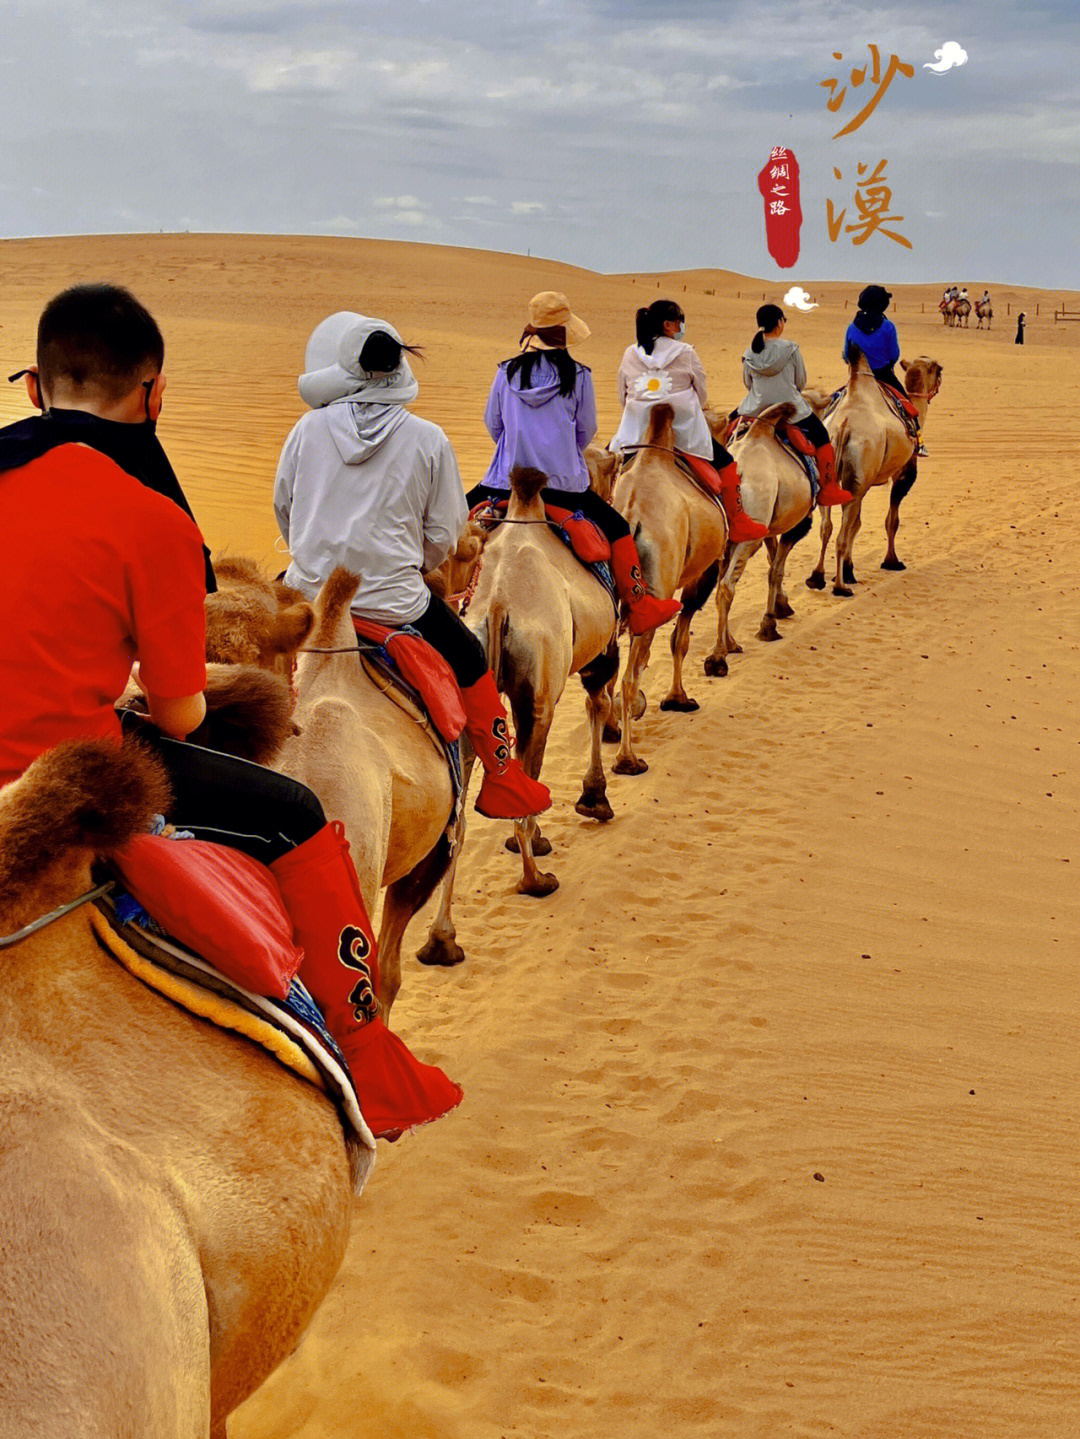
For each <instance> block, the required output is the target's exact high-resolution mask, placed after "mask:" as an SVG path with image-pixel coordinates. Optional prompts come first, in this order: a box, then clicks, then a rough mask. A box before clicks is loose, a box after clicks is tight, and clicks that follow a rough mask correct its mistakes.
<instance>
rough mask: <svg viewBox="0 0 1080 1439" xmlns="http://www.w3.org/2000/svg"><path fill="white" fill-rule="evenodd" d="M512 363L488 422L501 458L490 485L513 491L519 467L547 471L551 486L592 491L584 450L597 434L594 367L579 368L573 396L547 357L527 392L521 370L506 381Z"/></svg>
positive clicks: (500, 379) (499, 375)
mask: <svg viewBox="0 0 1080 1439" xmlns="http://www.w3.org/2000/svg"><path fill="white" fill-rule="evenodd" d="M506 363H507V362H506V361H504V362H503V363H502V364H501V365H500V366H499V368H498V369H497V370H496V372H495V379H494V380H493V381H492V385H491V394H490V395H489V396H488V402H487V409H486V410H485V411H484V424H485V425H487V428H488V433H489V434H490V435H491V438H492V439H493V440H494V441H495V454H494V457H493V458H492V461H491V464H490V465H489V466H488V472H487V474H486V475H485V476H484V484H485V485H490V486H491V488H492V489H495V490H509V488H510V471H511V470H512V469H513V468H514V466H515V465H532V466H534V467H535V468H536V469H538V470H543V472H544V474H545V475H547V477H548V486H549V488H551V489H554V490H569V491H572V492H575V493H578V494H580V493H581V491H582V490H587V489H588V488H589V471H588V469H587V468H586V465H585V459H584V455H583V451H584V449H585V446H586V445H587V444H588V443H589V441H590V440H591V439H592V438H593V436H594V435H595V434H596V396H595V394H594V392H593V382H592V374H591V373H590V371H589V369H588V366H586V365H582V364H579V365H578V367H577V379H576V380H575V382H574V389H573V393H572V394H569V395H560V394H559V376H558V373H557V371H556V369H555V366H554V365H553V364H551V362H550V361H549V360H547V359H546V358H544V357H543V352H541V359H540V360H539V361H538V362H537V364H536V367H535V369H534V370H533V372H532V387H531V388H530V389H528V390H522V389H521V388H520V384H521V372H520V370H519V371H518V372H517V374H515V376H514V378H513V381H508V380H507V378H506Z"/></svg>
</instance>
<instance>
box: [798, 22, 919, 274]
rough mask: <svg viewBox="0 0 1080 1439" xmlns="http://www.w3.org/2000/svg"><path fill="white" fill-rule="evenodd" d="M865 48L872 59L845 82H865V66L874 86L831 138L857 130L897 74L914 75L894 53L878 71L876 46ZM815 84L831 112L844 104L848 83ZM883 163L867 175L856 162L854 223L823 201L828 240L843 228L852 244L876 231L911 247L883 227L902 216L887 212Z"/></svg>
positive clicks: (839, 176)
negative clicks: (825, 93)
mask: <svg viewBox="0 0 1080 1439" xmlns="http://www.w3.org/2000/svg"><path fill="white" fill-rule="evenodd" d="M868 49H869V51H870V58H871V62H872V63H871V65H870V66H867V65H862V66H856V67H854V68H853V69H852V70H851V73H850V77H849V84H850V85H851V88H852V90H857V89H858V88H859V87H860V86H862V85H863V84H865V82H866V78H867V70H868V69H869V70H870V83H871V84H872V85H874V86H875V87H876V89H875V90H874V93H873V94H872V95H871V96H870V98H869V99H868V100H867V102H866V104H865V105H864V106H863V107H862V109H861V110H860V111H859V112H858V114H856V115H855V116H853V117H852V119H851V120H849V121H848V123H847V124H846V125H844V126H843V127H842V128H841V129H839V130H837V132H836V134H835V135H834V136H833V139H834V140H839V139H840V138H841V137H842V136H844V135H850V134H851V133H852V131H854V130H857V129H858V128H859V126H860V125H862V124H863V123H864V122H865V121H866V120H867V119H868V117H869V116H870V115H871V114H872V113H873V112H874V110H875V109H876V108H877V105H878V103H879V101H880V100H881V97H882V96H883V95H884V94H885V91H886V90H887V89H888V88H889V86H890V85H891V84H892V82H893V80H894V79H895V77H896V76H897V75H903V76H906V77H907V78H908V79H911V78H912V76H914V74H915V67H914V65H908V64H905V62H904V61H903V60H901V59H900V57H899V56H898V55H890V56H889V63H888V65H887V66H886V67H885V69H884V71H882V67H881V53H880V51H879V50H878V47H877V46H876V45H870V46H868ZM832 53H833V59H834V60H842V59H843V58H844V56H843V53H842V52H841V51H838V50H834V51H833V52H832ZM819 83H820V85H821V86H822V88H823V89H826V90H828V91H829V98H828V100H826V102H825V104H826V107H827V108H828V109H829V110H830V111H831V112H832V113H833V114H836V112H837V111H839V110H840V108H841V106H842V105H843V104H844V99H845V97H846V95H847V93H848V86H847V85H843V86H842V87H840V89H839V90H838V89H837V87H838V86H839V85H840V82H839V80H838V79H836V78H832V79H828V80H822V81H820V82H819ZM887 163H888V162H887V161H886V160H879V161H878V163H877V165H876V166H875V167H874V169H873V172H872V173H871V174H869V175H867V171H868V170H869V168H870V167H869V165H866V164H859V166H858V175H859V178H858V180H857V182H856V186H855V195H854V201H855V208H856V209H857V211H858V219H857V220H856V221H855V223H854V224H851V225H848V226H846V227H845V226H844V219H845V216H846V215H847V208H846V207H845V208H844V209H842V210H841V211H840V213H839V214H837V213H836V211H835V208H834V206H833V202H832V200H827V201H826V202H825V204H826V222H827V225H828V231H829V239H830V240H832V241H836V240H837V239H839V237H840V232H841V230H843V231H844V233H845V234H848V235H851V236H852V237H853V238H852V244H853V245H862V244H864V243H865V242H866V241H867V240H868V239H869V238H870V236H871V235H873V234H874V233H876V232H880V233H881V234H882V235H884V236H885V237H886V238H887V239H889V240H895V241H896V243H897V244H898V245H904V246H906V247H907V249H909V250H910V249H911V241H910V240H907V239H905V238H904V236H903V235H901V234H899V233H898V232H897V231H895V230H887V229H885V228H884V226H885V224H886V223H887V222H888V223H891V224H899V223H900V221H902V220H903V218H904V217H903V215H893V214H890V213H889V210H890V207H891V205H892V191H891V190H890V188H889V186H888V184H887V183H886V179H885V166H886V164H887ZM833 174H834V175H835V177H836V178H837V179H838V180H841V179H843V175H842V174H841V172H840V171H839V170H838V169H836V168H834V169H833Z"/></svg>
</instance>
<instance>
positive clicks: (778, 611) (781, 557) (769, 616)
mask: <svg viewBox="0 0 1080 1439" xmlns="http://www.w3.org/2000/svg"><path fill="white" fill-rule="evenodd" d="M766 543H768V542H767V541H766ZM790 548H791V546H790V545H788V546H786V547H785V546H784V545H783V544H777V542H776V541H775V540H774V541H773V543H772V545H771V546H770V547H769V598H768V603H767V607H766V610H765V613H764V614H763V615H762V617H761V625H760V626H759V628H758V636H757V637H758V639H759V640H768V641H772V640H782V639H783V638H784V636H783V635H782V634H781V633H780V631H779V630H778V629H777V628H776V621H777V620H778V619H783V618H785V611H786V614H787V615H790V614H792V609H791V606H790V605H789V604H788V603H787V600H786V599H785V598H784V562H785V561H786V560H787V557H788V551H789V550H790ZM781 601H783V606H781Z"/></svg>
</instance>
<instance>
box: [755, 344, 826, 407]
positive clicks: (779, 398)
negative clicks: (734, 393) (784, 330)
mask: <svg viewBox="0 0 1080 1439" xmlns="http://www.w3.org/2000/svg"><path fill="white" fill-rule="evenodd" d="M743 384H744V385H745V386H746V388H747V389H748V390H749V392H750V393H749V394H748V395H747V397H746V399H745V400H743V402H742V404H741V405H740V406H739V414H740V415H760V414H761V412H762V410H767V409H768V408H769V406H770V405H782V404H783V403H784V402H785V401H790V403H791V404H793V405H794V406H795V414H794V416H793V417H792V418H793V420H795V421H796V422H798V421H799V420H805V419H806V417H807V415H809V414H812V413H813V411H812V410H811V408H810V406H809V405H808V404H807V402H806V401H805V400H804V399H803V397H802V393H801V391H802V387H803V386H804V385H805V384H806V366H805V365H804V364H803V357H802V354H801V353H800V351H799V347H798V345H797V344H796V343H795V341H794V340H782V339H781V340H766V341H765V348H764V349H763V350H762V351H761V354H760V355H755V354H754V352H753V350H752V349H749V348H748V349H747V351H746V353H745V354H744V355H743Z"/></svg>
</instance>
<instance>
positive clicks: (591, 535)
mask: <svg viewBox="0 0 1080 1439" xmlns="http://www.w3.org/2000/svg"><path fill="white" fill-rule="evenodd" d="M509 503H510V502H509V500H484V501H483V503H482V504H479V505H477V506H476V507H475V508H474V509H473V510H471V511H470V513H469V518H470V519H476V520H479V522H480V523H481V524H484V523H485V518H484V517H485V513H487V514H488V515H489V516H491V518H490V520H488V522H487V523H488V525H489V527H490V528H492V529H494V527H495V524H496V522H497V519H501V518H503V517H504V516H505V514H506V511H507V508H508V506H509ZM544 515H545V517H546V518H547V521H548V524H549V525H550V527H551V529H552V531H553V532H554V533H555V534H556V535H558V537H559V539H561V540H562V542H563V544H565V545H566V546H567V548H568V549H569V550H570V551H571V552H572V554H573V555H574V556H575V558H577V559H579V560H580V561H581V563H582V564H583V565H584V566H585V568H586V569H587V570H589V571H590V572H591V573H592V574H593V575H594V576H595V577H596V578H597V579H598V580H599V581H600V583H601V584H602V585H603V586H604V588H605V589H606V590H607V592H608V594H610V595H611V596H612V598H613V599H614V598H615V581H614V579H613V577H612V574H611V568H610V564H609V561H610V560H611V544H610V541H609V540H608V538H607V536H606V535H605V534H604V532H603V531H602V530H601V529H600V528H599V526H598V525H595V524H594V523H593V521H592V520H590V519H589V518H588V517H587V516H586V515H585V513H584V512H583V511H582V510H567V509H564V508H563V507H562V505H549V504H548V502H547V501H546V500H545V501H544Z"/></svg>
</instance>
